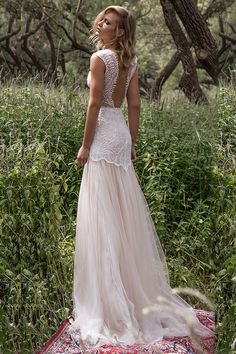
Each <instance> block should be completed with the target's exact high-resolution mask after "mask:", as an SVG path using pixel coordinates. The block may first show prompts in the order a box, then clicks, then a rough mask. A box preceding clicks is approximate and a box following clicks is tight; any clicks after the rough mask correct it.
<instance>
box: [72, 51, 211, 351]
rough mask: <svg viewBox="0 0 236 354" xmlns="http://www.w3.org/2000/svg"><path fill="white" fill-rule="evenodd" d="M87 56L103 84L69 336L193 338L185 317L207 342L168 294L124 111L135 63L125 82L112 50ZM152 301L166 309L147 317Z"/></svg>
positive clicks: (122, 340)
mask: <svg viewBox="0 0 236 354" xmlns="http://www.w3.org/2000/svg"><path fill="white" fill-rule="evenodd" d="M92 55H96V56H98V57H99V58H100V59H101V60H103V62H104V63H105V74H104V75H105V77H104V80H105V82H104V92H103V103H102V106H101V108H100V111H99V114H98V119H97V124H96V131H95V136H94V139H93V142H92V145H91V148H90V154H89V158H88V160H87V162H86V164H85V165H84V168H83V175H82V180H81V185H80V191H79V199H78V209H77V224H76V237H75V253H74V280H73V294H72V296H73V304H74V306H73V317H74V322H73V323H72V324H71V325H70V332H71V334H72V335H73V336H75V337H76V336H78V339H82V341H83V342H84V344H86V345H87V346H88V347H89V346H95V345H100V344H102V343H110V344H114V345H119V344H121V345H132V344H135V343H150V342H153V341H156V340H160V339H162V338H163V337H164V336H168V337H170V336H185V335H190V330H189V327H188V325H187V323H186V318H187V319H191V320H192V323H193V326H194V329H195V332H196V334H198V335H200V336H212V335H213V332H212V331H211V330H210V329H208V328H206V327H205V326H204V325H203V324H201V323H200V322H199V320H198V319H197V317H196V315H195V311H194V309H193V308H192V307H191V306H190V305H189V304H188V303H187V302H186V301H185V300H183V299H182V298H181V297H180V296H179V295H177V294H174V292H172V289H171V287H170V283H169V276H168V269H167V265H166V261H165V255H164V252H163V249H162V246H161V244H160V241H159V238H158V235H157V233H156V231H155V228H154V224H153V221H152V219H151V216H150V211H149V208H148V205H147V201H146V199H145V197H144V194H143V192H142V190H141V187H140V185H139V182H138V178H137V175H136V172H135V169H134V166H133V163H132V161H131V135H130V132H129V129H128V126H127V124H126V120H125V117H124V114H123V110H122V107H123V103H124V100H125V97H126V93H127V89H128V87H129V83H130V81H131V80H132V77H133V75H134V73H135V71H136V70H137V57H136V56H135V58H134V59H133V62H132V65H130V68H129V69H128V70H127V72H126V75H124V73H123V72H122V70H121V69H120V65H119V60H118V56H117V54H116V53H115V52H114V51H112V50H110V49H103V50H98V51H97V52H95V53H93V54H92ZM89 75H90V74H89ZM89 75H88V83H89ZM157 297H159V298H158V299H165V301H166V304H164V307H163V308H162V309H161V308H157V311H151V312H149V313H144V312H143V309H144V308H147V307H150V306H151V307H152V306H155V305H156V304H157V302H158V300H157Z"/></svg>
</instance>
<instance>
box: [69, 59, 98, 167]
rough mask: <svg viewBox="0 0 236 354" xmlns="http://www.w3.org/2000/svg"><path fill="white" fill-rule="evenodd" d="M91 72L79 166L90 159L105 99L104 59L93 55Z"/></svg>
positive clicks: (76, 161)
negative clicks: (99, 114) (91, 147)
mask: <svg viewBox="0 0 236 354" xmlns="http://www.w3.org/2000/svg"><path fill="white" fill-rule="evenodd" d="M90 72H91V76H90V90H89V103H88V108H87V113H86V122H85V128H84V137H83V142H82V146H81V147H80V149H79V151H78V154H77V158H76V160H75V163H76V164H77V165H79V166H83V165H84V164H85V163H86V162H87V160H88V157H89V150H90V146H91V144H92V141H93V138H94V134H95V129H96V124H97V118H98V113H99V110H100V107H101V105H102V99H103V89H104V72H105V64H104V62H103V61H102V59H100V58H99V57H97V56H96V55H92V56H91V59H90Z"/></svg>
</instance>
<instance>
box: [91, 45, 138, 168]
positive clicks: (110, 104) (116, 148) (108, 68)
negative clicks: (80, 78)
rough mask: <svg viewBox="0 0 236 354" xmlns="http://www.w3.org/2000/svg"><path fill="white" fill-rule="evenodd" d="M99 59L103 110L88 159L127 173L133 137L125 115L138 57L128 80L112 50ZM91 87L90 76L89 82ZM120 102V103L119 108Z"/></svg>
mask: <svg viewBox="0 0 236 354" xmlns="http://www.w3.org/2000/svg"><path fill="white" fill-rule="evenodd" d="M92 55H97V56H99V58H101V59H102V60H103V61H104V63H105V75H104V92H103V102H102V106H101V108H100V111H99V114H98V119H97V125H96V131H95V135H94V139H93V142H92V145H91V147H90V153H89V158H90V159H91V160H93V161H100V160H105V161H107V162H109V163H113V164H115V165H117V166H122V167H123V168H124V169H125V170H126V171H127V169H128V168H129V166H131V165H132V161H131V145H132V140H131V135H130V131H129V128H128V126H127V124H126V121H125V117H124V115H123V112H122V105H123V103H124V99H125V97H126V93H127V89H128V87H129V83H130V80H131V78H132V76H133V74H134V72H135V70H136V67H137V57H135V58H134V60H133V62H132V65H131V66H130V67H129V69H128V70H126V76H124V75H123V73H121V71H120V69H119V62H118V57H117V55H116V53H115V52H113V51H112V50H110V49H103V50H99V51H97V52H95V53H93V54H92ZM87 83H88V86H89V84H90V73H89V75H88V78H87ZM117 102H118V103H119V104H118V106H117Z"/></svg>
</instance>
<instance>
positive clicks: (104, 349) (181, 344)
mask: <svg viewBox="0 0 236 354" xmlns="http://www.w3.org/2000/svg"><path fill="white" fill-rule="evenodd" d="M195 311H196V314H197V316H198V318H199V320H200V321H201V322H202V323H203V324H204V325H205V326H207V327H208V328H210V329H212V330H214V329H215V321H214V313H213V312H208V311H203V310H195ZM71 319H72V317H68V318H67V319H65V320H64V321H63V322H62V323H61V325H60V326H59V328H58V330H57V331H56V333H55V334H54V335H53V336H52V338H51V339H49V341H48V342H47V343H46V344H45V345H44V346H43V347H42V348H41V349H38V350H37V351H36V354H59V353H60V354H62V353H63V354H72V353H73V354H84V353H89V354H103V353H109V354H145V353H151V354H198V352H197V351H196V350H195V349H194V347H193V345H192V343H191V340H190V338H189V337H188V336H186V337H169V338H167V337H165V338H164V339H162V340H161V341H156V342H154V343H152V345H148V344H145V345H143V344H142V345H141V344H138V345H137V344H136V345H132V346H127V347H123V346H122V347H114V346H111V345H108V344H103V345H102V346H101V347H96V348H94V349H93V350H89V351H88V350H84V349H83V348H82V347H81V344H80V343H78V342H76V341H75V340H73V337H72V336H71V335H70V334H69V333H68V331H67V328H68V326H69V325H70V320H71ZM201 345H202V351H203V353H204V354H214V337H207V338H203V339H202V341H201Z"/></svg>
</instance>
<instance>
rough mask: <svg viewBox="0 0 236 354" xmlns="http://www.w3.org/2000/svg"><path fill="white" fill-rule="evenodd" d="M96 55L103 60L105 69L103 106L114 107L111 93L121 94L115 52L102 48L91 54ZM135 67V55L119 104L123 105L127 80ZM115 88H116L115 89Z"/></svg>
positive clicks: (120, 79)
mask: <svg viewBox="0 0 236 354" xmlns="http://www.w3.org/2000/svg"><path fill="white" fill-rule="evenodd" d="M94 55H96V56H98V57H99V58H101V59H102V60H103V62H104V63H105V66H106V70H105V78H104V80H105V82H104V93H103V102H102V105H103V106H108V107H115V105H114V102H113V98H112V96H113V93H114V92H115V91H117V95H118V96H119V94H120V95H122V92H121V91H122V78H121V75H120V76H119V61H118V56H117V54H116V53H115V52H114V51H112V50H110V49H102V50H98V51H97V52H95V53H93V54H92V56H94ZM136 67H137V56H135V57H134V59H133V62H132V63H131V66H130V68H129V70H128V73H127V77H126V82H125V85H124V86H125V87H123V91H124V92H123V99H122V103H121V105H120V106H122V105H123V102H124V99H125V97H126V93H127V89H128V87H129V82H130V80H131V78H132V76H133V74H134V72H135V69H136ZM87 84H88V86H89V84H90V71H89V73H88V77H87ZM116 89H117V90H116Z"/></svg>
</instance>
